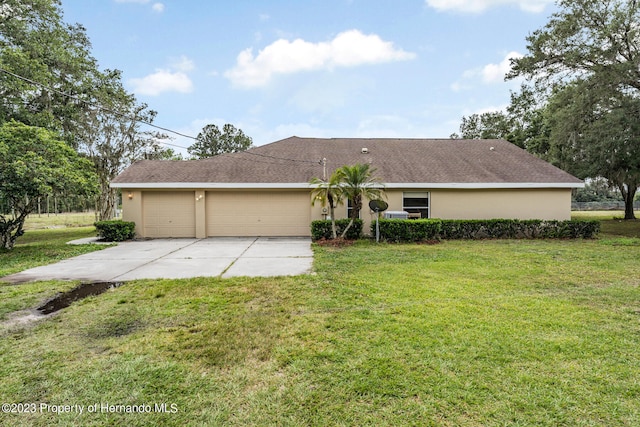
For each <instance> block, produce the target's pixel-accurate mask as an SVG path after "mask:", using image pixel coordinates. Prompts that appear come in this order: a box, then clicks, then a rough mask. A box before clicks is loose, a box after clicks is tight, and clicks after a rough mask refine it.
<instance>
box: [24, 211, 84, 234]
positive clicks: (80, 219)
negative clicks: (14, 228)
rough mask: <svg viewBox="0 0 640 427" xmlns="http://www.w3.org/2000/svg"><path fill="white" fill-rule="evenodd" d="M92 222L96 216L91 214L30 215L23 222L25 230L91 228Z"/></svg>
mask: <svg viewBox="0 0 640 427" xmlns="http://www.w3.org/2000/svg"><path fill="white" fill-rule="evenodd" d="M94 222H96V216H95V214H94V213H93V212H73V213H63V214H46V213H43V214H31V215H29V217H28V218H27V221H26V222H25V230H41V229H52V228H53V229H55V228H66V227H89V226H92V225H93V223H94Z"/></svg>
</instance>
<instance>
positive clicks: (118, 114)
mask: <svg viewBox="0 0 640 427" xmlns="http://www.w3.org/2000/svg"><path fill="white" fill-rule="evenodd" d="M0 72H3V73H5V74H8V75H10V76H12V77H14V78H16V79H19V80H22V81H25V82H27V83H30V84H33V85H35V86H38V87H39V88H41V89H44V90H46V91H49V92H54V93H57V94H58V95H62V96H66V97H68V98H71V99H75V100H76V101H78V102H82V103H84V104H86V105H89V106H91V107H94V108H97V109H99V110H102V111H106V112H107V113H110V114H113V115H115V116H118V117H124V118H127V119H129V120H132V121H135V122H139V123H143V124H145V125H147V126H151V127H153V128H156V129H160V130H163V131H165V132H170V133H172V134H174V135H178V136H181V137H183V138H188V139H192V140H194V141H201V140H200V139H198V138H197V137H193V136H191V135H186V134H184V133H181V132H177V131H175V130H172V129H169V128H165V127H162V126H158V125H154V124H153V123H151V122H148V121H146V120H142V119H140V118H138V117H135V116H134V117H132V116H129V115H127V114H125V113H121V112H119V111H115V110H112V109H110V108H106V107H103V106H102V105H99V104H97V103H95V102H91V101H87V100H84V99H81V98H79V97H77V96H75V95H71V94H69V93H65V92H62V91H60V90H58V89H55V88H52V87H49V86H46V85H44V84H42V83H38V82H36V81H34V80H32V79H29V78H27V77H24V76H21V75H18V74H15V73H12V72H11V71H8V70H5V69H4V68H2V67H0ZM158 142H159V143H160V144H164V145H169V146H172V147H177V148H183V149H187V147H184V146H182V145H177V144H171V143H169V142H164V141H158ZM241 153H245V154H251V155H253V156H259V157H266V158H270V159H275V160H285V161H290V162H299V163H312V164H317V163H322V160H320V162H318V161H312V160H299V159H289V158H285V157H277V156H270V155H266V154H258V153H252V152H250V151H242V152H241ZM247 160H248V159H247Z"/></svg>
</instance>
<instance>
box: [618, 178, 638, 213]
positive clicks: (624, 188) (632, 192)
mask: <svg viewBox="0 0 640 427" xmlns="http://www.w3.org/2000/svg"><path fill="white" fill-rule="evenodd" d="M618 188H619V189H620V192H621V193H622V197H623V198H624V219H636V215H635V212H634V211H633V199H634V198H635V197H636V191H637V190H638V188H637V187H636V186H630V185H619V186H618Z"/></svg>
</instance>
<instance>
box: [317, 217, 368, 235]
mask: <svg viewBox="0 0 640 427" xmlns="http://www.w3.org/2000/svg"><path fill="white" fill-rule="evenodd" d="M349 221H350V219H337V220H336V231H337V232H338V237H340V235H342V232H343V231H344V229H345V228H346V227H347V225H349ZM362 224H363V221H362V220H361V219H356V220H354V221H353V225H352V226H351V228H349V231H347V235H346V236H345V238H347V239H349V240H356V239H359V238H360V237H362ZM311 239H313V240H320V239H331V220H329V219H322V220H317V221H312V222H311Z"/></svg>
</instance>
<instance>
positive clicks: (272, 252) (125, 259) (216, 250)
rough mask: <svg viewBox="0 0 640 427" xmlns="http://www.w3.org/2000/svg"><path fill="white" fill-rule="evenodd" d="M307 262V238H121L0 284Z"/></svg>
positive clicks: (238, 270) (245, 271) (195, 273)
mask: <svg viewBox="0 0 640 427" xmlns="http://www.w3.org/2000/svg"><path fill="white" fill-rule="evenodd" d="M312 263H313V252H312V251H311V240H310V239H308V238H286V237H283V238H268V237H259V238H255V237H253V238H243V237H219V238H208V239H154V240H146V241H133V242H123V243H120V244H119V245H118V246H115V247H111V248H106V249H103V250H101V251H96V252H92V253H89V254H85V255H80V256H78V257H75V258H70V259H67V260H64V261H60V262H58V263H55V264H51V265H46V266H42V267H36V268H32V269H30V270H25V271H22V272H20V273H16V274H12V275H10V276H5V277H0V282H10V283H22V282H30V281H37V280H82V281H107V282H119V281H127V280H136V279H162V278H165V279H183V278H191V277H200V276H205V277H223V278H227V277H234V276H254V277H258V276H260V277H262V276H289V275H298V274H306V273H310V272H311V267H312Z"/></svg>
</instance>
